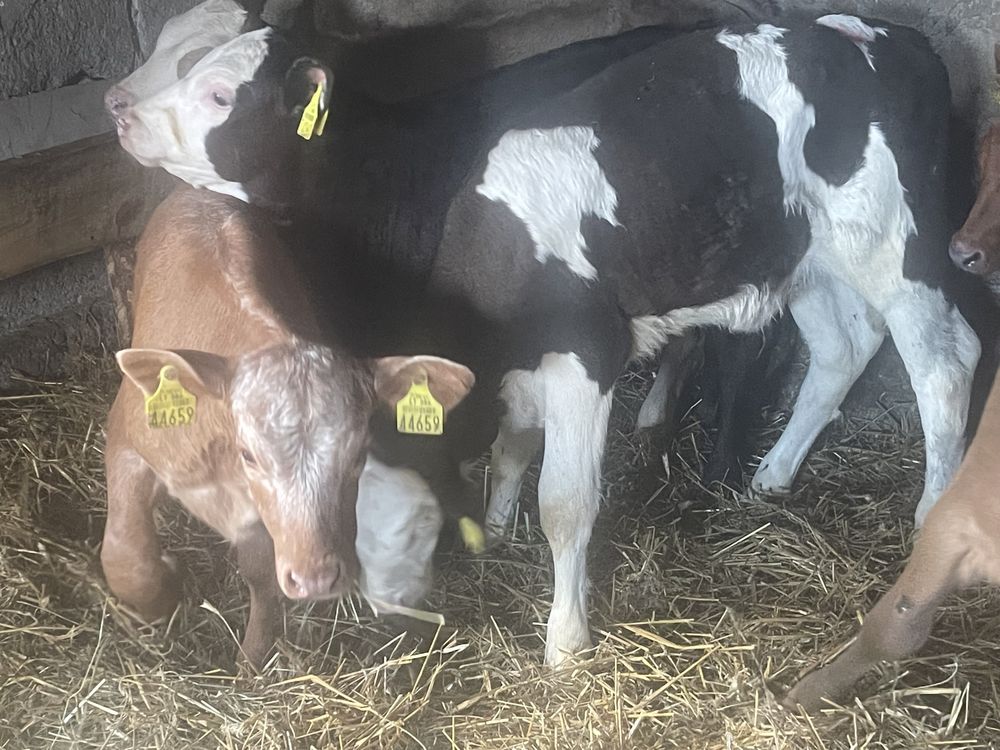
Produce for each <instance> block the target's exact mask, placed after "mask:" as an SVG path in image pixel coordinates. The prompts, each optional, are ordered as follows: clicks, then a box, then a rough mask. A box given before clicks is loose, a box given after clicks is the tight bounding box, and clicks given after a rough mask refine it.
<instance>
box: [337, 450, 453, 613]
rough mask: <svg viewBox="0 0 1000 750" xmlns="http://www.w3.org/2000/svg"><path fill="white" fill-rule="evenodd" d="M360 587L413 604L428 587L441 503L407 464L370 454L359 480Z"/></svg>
mask: <svg viewBox="0 0 1000 750" xmlns="http://www.w3.org/2000/svg"><path fill="white" fill-rule="evenodd" d="M357 519H358V536H357V541H356V544H355V546H356V548H357V553H358V560H359V561H360V563H361V578H360V585H361V593H362V594H363V595H364V596H366V597H368V598H370V599H373V600H378V601H379V602H384V603H386V604H391V605H397V606H398V605H401V606H404V607H413V606H416V605H418V604H420V603H421V602H422V601H423V599H424V598H425V597H426V596H427V594H428V593H429V592H430V590H431V584H432V583H433V579H434V566H433V556H434V548H435V547H436V546H437V541H438V534H439V533H440V531H441V524H442V516H441V508H440V506H439V504H438V501H437V499H436V498H435V497H434V495H433V493H432V492H431V489H430V487H429V486H428V485H427V482H425V481H424V479H423V478H422V477H421V476H420V475H419V474H418V473H417V472H415V471H413V470H412V469H400V468H393V467H389V466H386V465H385V464H383V463H382V462H381V461H378V460H376V459H374V458H372V457H371V456H369V457H368V461H367V462H366V463H365V468H364V471H363V472H362V474H361V480H360V482H359V483H358V505H357Z"/></svg>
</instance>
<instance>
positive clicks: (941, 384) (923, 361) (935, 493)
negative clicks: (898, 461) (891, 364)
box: [884, 283, 979, 527]
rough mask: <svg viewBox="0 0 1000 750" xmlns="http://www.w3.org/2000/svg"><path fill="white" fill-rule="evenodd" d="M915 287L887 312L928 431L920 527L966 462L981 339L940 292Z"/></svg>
mask: <svg viewBox="0 0 1000 750" xmlns="http://www.w3.org/2000/svg"><path fill="white" fill-rule="evenodd" d="M911 286H912V289H908V290H906V293H904V294H902V295H899V296H898V298H897V299H896V300H894V301H893V303H892V304H891V305H890V306H889V307H888V309H886V310H885V312H884V314H885V319H886V321H887V322H888V324H889V330H890V331H891V332H892V340H893V341H894V342H895V344H896V348H897V349H898V350H899V354H900V356H901V357H902V358H903V363H904V364H905V365H906V371H907V373H908V374H909V376H910V384H911V385H912V386H913V392H914V394H916V397H917V407H918V408H919V410H920V422H921V426H922V427H923V432H924V443H925V447H926V451H927V466H926V469H925V475H924V491H923V494H922V495H921V497H920V502H919V503H918V504H917V510H916V514H915V521H916V525H917V526H918V527H919V526H920V525H922V524H923V521H924V518H926V516H927V513H928V512H929V511H930V509H931V508H932V507H933V505H934V503H935V502H936V501H937V499H938V497H939V496H940V495H941V493H942V492H943V491H944V489H945V487H946V486H947V485H948V483H949V482H950V481H951V478H952V476H954V474H955V471H956V470H957V469H958V465H959V463H960V462H961V460H962V450H963V448H964V447H965V425H966V420H967V418H968V411H969V396H970V394H971V392H972V376H973V374H974V373H975V370H976V363H977V362H978V361H979V339H978V338H976V334H975V333H973V331H972V329H971V328H970V327H969V325H968V323H966V322H965V319H964V318H963V317H962V315H961V313H960V312H959V311H958V308H956V307H953V306H951V305H949V303H948V302H947V301H946V300H945V299H944V295H942V294H941V292H939V291H937V290H933V289H928V288H927V287H924V286H923V285H919V284H915V283H913V284H911Z"/></svg>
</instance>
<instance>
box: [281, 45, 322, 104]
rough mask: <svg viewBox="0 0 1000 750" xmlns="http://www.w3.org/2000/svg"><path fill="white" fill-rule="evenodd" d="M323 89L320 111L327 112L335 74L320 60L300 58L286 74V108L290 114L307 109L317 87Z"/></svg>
mask: <svg viewBox="0 0 1000 750" xmlns="http://www.w3.org/2000/svg"><path fill="white" fill-rule="evenodd" d="M317 86H322V87H323V95H322V97H321V98H320V100H319V111H320V112H325V111H326V109H327V108H328V107H329V106H330V88H331V87H332V86H333V72H332V71H331V70H330V69H329V68H328V67H326V66H325V65H324V64H323V63H321V62H320V61H319V60H316V59H314V58H312V57H300V58H299V59H298V60H296V61H295V62H293V63H292V67H291V68H289V69H288V73H286V74H285V94H284V96H285V107H286V108H287V109H288V111H289V112H295V111H296V109H301V108H303V107H305V106H306V105H307V104H308V103H309V100H310V99H312V97H313V94H315V93H316V87H317Z"/></svg>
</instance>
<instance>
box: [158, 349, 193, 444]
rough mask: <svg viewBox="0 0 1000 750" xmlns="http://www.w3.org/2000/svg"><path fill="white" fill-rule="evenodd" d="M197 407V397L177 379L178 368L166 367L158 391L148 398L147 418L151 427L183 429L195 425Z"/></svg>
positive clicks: (161, 374) (161, 371) (161, 375)
mask: <svg viewBox="0 0 1000 750" xmlns="http://www.w3.org/2000/svg"><path fill="white" fill-rule="evenodd" d="M197 405H198V399H197V397H196V396H195V395H194V394H193V393H191V392H190V391H188V390H187V389H186V388H185V387H184V386H183V385H181V381H179V380H178V379H177V370H176V368H174V367H173V366H172V365H165V366H163V367H162V368H160V382H159V384H158V385H157V386H156V390H155V391H154V392H153V394H152V395H151V396H146V417H147V418H148V422H149V426H150V427H154V428H160V427H183V426H184V425H189V424H193V423H194V415H195V408H196V407H197Z"/></svg>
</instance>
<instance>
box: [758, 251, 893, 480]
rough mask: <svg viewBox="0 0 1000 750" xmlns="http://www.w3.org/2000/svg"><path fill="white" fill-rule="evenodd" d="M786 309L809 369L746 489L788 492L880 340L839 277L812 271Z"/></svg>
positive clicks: (870, 317)
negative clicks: (804, 347)
mask: <svg viewBox="0 0 1000 750" xmlns="http://www.w3.org/2000/svg"><path fill="white" fill-rule="evenodd" d="M810 279H811V280H810V283H809V284H808V285H807V286H803V287H802V288H800V289H798V290H796V292H795V293H794V294H793V296H792V298H791V300H790V301H789V307H790V308H791V311H792V315H793V316H794V318H795V322H796V323H797V324H798V326H799V331H800V332H801V333H802V337H803V338H804V339H805V341H806V343H807V344H808V345H809V369H808V371H807V372H806V377H805V380H803V381H802V387H801V388H800V389H799V394H798V397H797V398H796V399H795V407H794V409H793V411H792V417H791V419H789V421H788V426H787V427H786V428H785V431H784V432H783V433H782V434H781V437H780V438H779V439H778V442H777V443H775V445H774V447H773V448H771V450H770V451H768V453H767V455H766V456H764V458H763V459H762V460H761V462H760V466H759V467H758V468H757V472H756V474H754V478H753V482H752V488H753V489H754V490H756V491H758V492H764V493H782V492H788V491H789V490H790V489H791V486H792V480H793V479H794V478H795V475H796V474H797V473H798V470H799V466H801V465H802V461H803V460H804V459H805V457H806V454H807V453H808V452H809V448H810V447H812V444H813V442H815V440H816V438H817V437H818V436H819V433H820V432H822V430H823V428H824V427H826V425H827V424H828V423H829V422H830V421H831V420H832V419H834V418H835V417H836V416H837V415H838V414H839V411H838V410H839V408H840V404H841V402H842V401H843V400H844V396H846V395H847V391H848V390H850V388H851V386H852V385H853V384H854V381H855V380H857V378H858V376H859V375H860V374H861V373H862V372H863V371H864V369H865V367H866V366H867V365H868V362H869V360H871V358H872V356H873V355H874V354H875V352H876V351H878V348H879V345H880V344H881V343H882V340H883V339H884V338H885V328H884V325H883V321H882V319H881V316H880V315H879V314H878V313H877V312H876V311H875V309H874V308H872V307H870V306H869V305H868V303H867V302H865V300H864V298H862V297H861V295H860V294H858V293H857V292H856V291H854V289H852V288H851V287H849V286H847V285H846V284H844V283H843V282H842V281H840V280H838V279H836V278H834V277H833V276H830V275H829V274H826V273H824V272H823V271H820V270H816V271H814V272H812V273H811V274H810Z"/></svg>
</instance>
